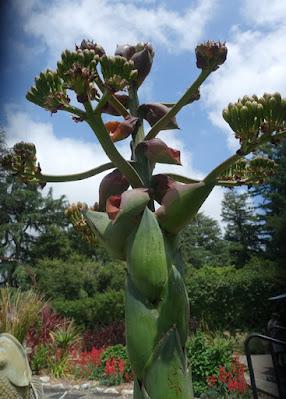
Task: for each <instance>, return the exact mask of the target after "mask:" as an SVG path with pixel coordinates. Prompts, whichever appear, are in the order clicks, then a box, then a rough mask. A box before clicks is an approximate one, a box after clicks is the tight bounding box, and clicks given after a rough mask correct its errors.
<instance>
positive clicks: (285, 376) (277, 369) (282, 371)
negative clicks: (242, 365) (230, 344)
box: [244, 326, 286, 399]
mask: <svg viewBox="0 0 286 399" xmlns="http://www.w3.org/2000/svg"><path fill="white" fill-rule="evenodd" d="M275 328H278V329H279V327H278V326H276V327H275ZM282 328H283V327H282ZM283 330H284V328H283ZM285 330H286V329H285ZM254 339H257V340H259V341H262V342H264V343H265V342H266V343H268V344H269V348H270V356H271V359H272V365H273V370H272V371H273V377H274V379H273V380H272V383H273V385H274V386H276V388H277V389H275V391H274V390H273V391H272V392H267V393H268V394H270V395H271V396H272V397H274V398H279V399H286V340H281V339H276V338H272V337H270V336H267V335H262V334H256V333H253V334H250V335H249V336H248V337H247V339H246V340H245V343H244V346H245V354H246V358H247V365H248V370H249V377H250V383H251V388H252V392H253V398H254V399H258V398H259V397H258V390H259V389H258V388H259V387H257V382H256V377H255V367H254V364H253V359H252V353H251V342H252V341H253V340H254Z"/></svg>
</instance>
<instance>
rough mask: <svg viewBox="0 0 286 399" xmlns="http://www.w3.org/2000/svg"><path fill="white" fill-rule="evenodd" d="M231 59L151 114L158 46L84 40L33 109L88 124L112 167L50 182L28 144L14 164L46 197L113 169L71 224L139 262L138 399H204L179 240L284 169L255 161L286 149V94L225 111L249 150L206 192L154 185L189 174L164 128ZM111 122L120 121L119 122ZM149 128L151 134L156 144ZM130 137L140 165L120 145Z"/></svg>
mask: <svg viewBox="0 0 286 399" xmlns="http://www.w3.org/2000/svg"><path fill="white" fill-rule="evenodd" d="M226 56H227V49H226V46H225V44H224V43H215V42H211V41H208V42H206V43H202V44H200V45H199V46H197V48H196V57H197V67H198V68H199V69H201V73H200V74H199V76H198V78H197V79H196V80H195V81H194V82H193V83H192V84H191V85H190V87H189V88H188V89H187V90H186V92H185V93H184V94H183V95H182V97H181V98H180V99H178V101H177V102H176V103H174V104H170V103H168V102H166V103H162V104H160V103H158V102H157V103H153V104H152V103H151V104H140V101H139V98H138V88H139V87H140V86H141V85H142V84H143V83H144V80H145V79H146V78H147V76H148V74H149V72H150V70H151V67H152V62H153V58H154V50H153V48H152V46H151V45H150V44H149V43H139V44H137V45H135V46H131V45H121V46H118V47H117V50H116V54H115V56H108V55H106V54H105V51H104V50H103V48H102V47H101V46H100V45H98V44H97V43H93V42H89V41H86V40H84V41H83V42H82V43H81V45H80V46H76V49H75V51H67V50H66V51H65V52H64V53H63V54H62V57H61V60H60V61H59V63H58V68H57V70H56V71H49V70H48V71H46V72H44V73H41V74H40V76H39V77H38V78H36V80H35V86H33V87H32V88H31V90H30V91H29V92H28V94H27V99H28V100H29V101H32V102H34V103H35V104H37V105H39V106H41V107H43V108H44V109H46V110H48V111H50V112H52V113H55V112H57V111H64V112H69V113H70V114H71V115H72V117H73V120H74V121H75V122H85V123H87V124H88V125H89V126H90V128H91V130H92V131H93V132H94V134H95V135H96V137H97V139H98V141H99V143H100V144H101V145H102V148H103V150H104V151H105V153H106V154H107V156H108V157H109V159H110V162H108V163H106V164H104V165H101V166H97V167H95V168H93V169H91V170H89V171H85V172H80V173H77V174H73V175H66V176H50V175H47V174H43V173H42V171H41V168H40V165H39V164H38V163H37V159H36V150H35V147H34V146H33V145H32V144H27V143H20V144H17V145H15V146H14V148H13V149H12V151H11V152H10V154H8V155H7V156H5V157H4V158H3V160H2V164H3V166H5V167H6V168H7V169H9V170H11V171H12V173H14V174H16V175H17V176H18V177H19V178H21V179H22V180H24V181H25V182H26V183H27V184H38V185H40V186H43V185H44V184H45V183H47V182H56V181H75V180H81V179H85V178H89V177H91V176H94V175H96V174H98V173H101V172H103V171H107V170H109V169H113V171H111V172H109V173H108V174H107V175H106V176H105V177H104V178H103V180H102V182H101V184H100V187H99V204H96V205H95V206H94V207H93V208H88V206H87V205H85V204H82V203H78V204H73V205H72V206H71V207H70V208H69V209H68V210H67V216H68V217H69V218H70V220H71V222H72V223H73V224H74V226H75V228H76V229H77V230H78V231H79V232H80V233H81V234H82V235H83V236H85V237H86V239H87V240H88V241H89V243H90V244H91V245H96V243H97V242H98V240H101V241H102V242H103V243H104V245H105V246H106V247H107V248H108V249H109V250H110V252H111V253H112V255H113V256H114V257H115V258H117V259H121V260H124V261H126V262H127V266H128V274H127V277H126V287H125V307H126V308H125V324H126V338H127V349H128V354H129V358H130V362H131V365H132V369H133V372H134V375H135V381H134V399H163V398H164V399H191V398H193V392H192V384H191V376H190V365H188V363H187V360H186V353H185V346H186V340H187V337H188V325H189V315H190V309H189V301H188V296H187V292H186V288H185V283H184V264H183V261H182V258H181V256H180V251H179V248H178V235H179V233H180V231H181V230H182V229H183V228H184V227H185V226H186V225H187V224H188V223H189V222H190V221H191V219H192V218H193V217H194V216H195V215H196V213H197V212H198V210H199V209H200V207H201V206H202V204H203V203H204V201H205V200H206V198H207V197H208V196H209V194H210V193H211V191H212V189H213V188H214V187H215V186H217V185H219V186H227V187H233V186H237V185H242V184H245V185H248V186H249V185H252V184H259V183H261V182H262V181H264V180H265V178H266V177H267V176H269V175H270V174H273V173H275V163H274V162H272V161H271V160H269V159H265V158H261V157H260V158H255V157H253V156H251V154H252V153H253V152H254V151H255V150H257V149H258V148H259V146H261V145H262V144H264V143H266V142H271V143H277V142H278V141H279V140H281V139H282V138H284V137H285V136H286V99H282V98H281V96H280V94H278V93H274V94H265V95H264V96H263V97H260V98H258V97H257V96H252V97H243V98H242V99H239V100H238V101H237V103H235V104H229V105H228V107H227V108H226V109H225V110H224V111H223V117H224V119H225V120H226V122H227V123H228V124H229V126H230V128H231V129H232V130H233V131H234V134H235V137H236V138H237V139H238V140H239V142H240V149H239V150H238V151H237V153H236V154H234V155H233V156H231V157H230V158H228V159H227V160H225V161H224V162H222V163H221V164H220V165H218V166H217V167H216V168H215V169H214V170H212V171H210V173H209V174H208V175H207V176H206V177H205V178H204V179H203V180H201V181H199V180H196V179H192V178H191V177H185V176H180V175H179V174H170V173H165V174H164V173H163V174H160V175H154V174H153V171H154V167H155V165H156V163H166V164H168V163H171V164H176V165H180V164H181V161H180V151H179V150H177V149H173V148H170V147H169V146H168V145H167V143H164V142H163V141H162V140H160V139H159V138H157V137H156V136H157V135H158V133H159V132H160V131H161V130H164V129H178V125H177V122H176V115H177V114H178V112H179V111H180V110H181V109H182V108H183V107H184V106H186V105H188V104H191V103H192V102H193V101H195V100H198V99H199V97H200V94H199V89H200V86H201V84H202V83H203V82H204V80H205V79H206V78H207V77H208V76H209V75H210V74H211V73H213V72H214V71H216V70H217V69H218V68H219V67H220V66H221V65H222V64H223V63H224V61H225V60H226ZM67 89H69V90H73V91H74V92H75V94H76V98H77V101H78V103H79V104H80V105H81V107H78V105H75V104H71V103H70V99H69V98H68V96H67ZM124 90H127V93H128V94H123V93H122V91H124ZM107 115H114V116H118V117H119V120H117V121H114V120H112V121H109V120H108V119H106V118H107ZM144 120H146V121H147V122H148V123H149V124H150V130H149V132H148V133H147V134H145V132H144V125H143V122H144ZM129 138H130V139H131V143H130V144H131V146H130V147H131V155H130V159H129V160H128V159H125V158H124V157H123V156H122V155H121V154H120V152H119V151H118V149H117V147H116V146H115V144H114V142H116V141H119V140H128V139H129ZM246 156H247V158H246ZM155 203H157V204H158V206H157V208H156V207H155Z"/></svg>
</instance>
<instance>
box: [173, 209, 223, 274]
mask: <svg viewBox="0 0 286 399" xmlns="http://www.w3.org/2000/svg"><path fill="white" fill-rule="evenodd" d="M180 239H181V251H182V255H183V258H184V260H185V261H186V263H190V264H191V265H192V266H194V267H197V268H198V267H202V266H204V265H212V266H225V265H227V264H229V263H230V259H229V254H228V250H227V246H226V243H225V241H224V240H223V238H222V233H221V229H220V227H219V224H218V222H217V221H216V220H214V219H212V218H210V217H208V216H206V215H204V214H203V213H198V214H197V216H196V217H195V218H194V220H193V221H192V222H191V223H190V224H189V225H188V226H187V227H186V228H185V229H184V230H183V231H182V233H181V237H180Z"/></svg>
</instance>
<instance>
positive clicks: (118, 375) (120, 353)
mask: <svg viewBox="0 0 286 399" xmlns="http://www.w3.org/2000/svg"><path fill="white" fill-rule="evenodd" d="M101 361H102V367H103V373H102V378H101V382H102V383H103V384H105V385H119V384H121V383H122V382H130V381H132V380H133V374H132V371H131V366H130V363H129V360H128V356H127V352H126V347H125V346H123V345H114V346H111V347H109V348H107V349H106V350H105V351H104V352H103V354H102V356H101Z"/></svg>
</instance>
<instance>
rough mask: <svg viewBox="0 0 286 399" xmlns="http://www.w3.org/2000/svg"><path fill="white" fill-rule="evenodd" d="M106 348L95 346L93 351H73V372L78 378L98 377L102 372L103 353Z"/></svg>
mask: <svg viewBox="0 0 286 399" xmlns="http://www.w3.org/2000/svg"><path fill="white" fill-rule="evenodd" d="M103 351H104V349H103V348H102V349H97V348H95V347H93V348H92V349H91V351H82V352H78V351H76V350H75V351H73V352H72V353H71V355H72V359H73V366H72V373H73V375H74V376H75V377H76V378H88V379H97V378H98V377H99V376H100V375H101V374H102V370H101V369H102V365H101V354H102V352H103Z"/></svg>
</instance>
